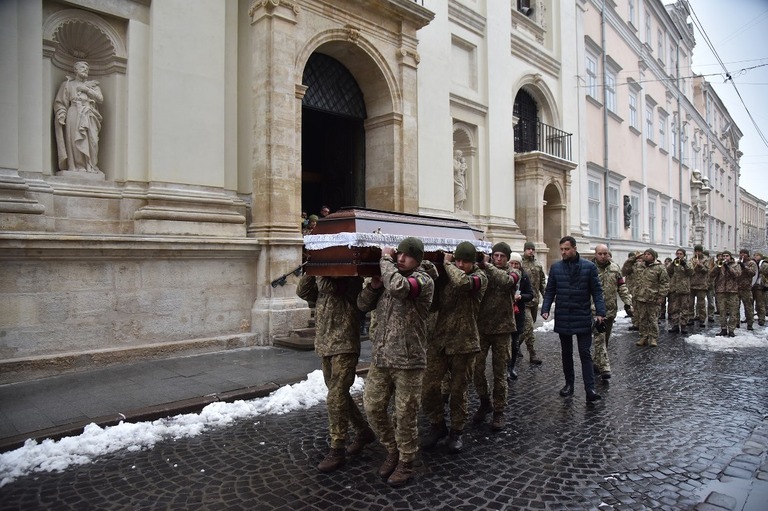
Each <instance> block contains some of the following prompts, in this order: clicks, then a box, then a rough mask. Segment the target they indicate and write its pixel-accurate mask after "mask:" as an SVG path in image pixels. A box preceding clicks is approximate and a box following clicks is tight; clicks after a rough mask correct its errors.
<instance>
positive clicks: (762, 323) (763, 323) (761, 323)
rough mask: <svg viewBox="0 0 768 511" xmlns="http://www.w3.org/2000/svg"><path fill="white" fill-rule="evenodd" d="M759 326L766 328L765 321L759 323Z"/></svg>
mask: <svg viewBox="0 0 768 511" xmlns="http://www.w3.org/2000/svg"><path fill="white" fill-rule="evenodd" d="M757 324H758V325H760V326H765V321H758V322H757Z"/></svg>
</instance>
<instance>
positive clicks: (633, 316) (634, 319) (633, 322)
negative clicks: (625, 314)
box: [630, 298, 639, 326]
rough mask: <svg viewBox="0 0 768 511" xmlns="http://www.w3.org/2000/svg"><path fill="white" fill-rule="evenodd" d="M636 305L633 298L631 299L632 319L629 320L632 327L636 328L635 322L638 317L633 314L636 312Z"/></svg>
mask: <svg viewBox="0 0 768 511" xmlns="http://www.w3.org/2000/svg"><path fill="white" fill-rule="evenodd" d="M637 304H638V302H637V300H635V299H634V298H633V299H632V317H631V318H630V319H631V320H632V326H637V320H638V318H639V316H638V315H637V312H635V311H636V310H637Z"/></svg>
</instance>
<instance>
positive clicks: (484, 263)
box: [480, 254, 491, 268]
mask: <svg viewBox="0 0 768 511" xmlns="http://www.w3.org/2000/svg"><path fill="white" fill-rule="evenodd" d="M489 262H491V256H490V255H488V254H483V259H482V261H480V267H481V268H485V267H486V266H487V265H488V263H489Z"/></svg>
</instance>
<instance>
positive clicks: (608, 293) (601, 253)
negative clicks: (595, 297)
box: [592, 244, 632, 380]
mask: <svg viewBox="0 0 768 511" xmlns="http://www.w3.org/2000/svg"><path fill="white" fill-rule="evenodd" d="M595 266H597V276H598V278H599V279H600V284H602V286H603V299H604V300H605V321H604V322H603V324H604V325H605V331H604V332H599V331H598V330H597V329H593V330H592V337H593V345H594V347H595V349H594V352H595V354H594V359H593V362H594V366H595V373H597V374H599V375H600V378H602V379H603V380H607V379H609V378H610V377H611V362H610V360H609V359H608V340H609V339H610V337H611V331H612V330H613V322H614V321H615V320H616V314H617V313H618V309H619V306H618V302H617V300H616V295H618V296H620V297H621V301H622V302H624V303H625V304H631V303H632V295H631V294H630V293H629V288H627V284H626V282H625V281H624V277H623V276H622V275H621V269H620V268H619V265H618V264H616V263H614V262H613V261H611V253H610V252H609V251H608V247H607V246H606V245H603V244H599V245H597V246H596V247H595ZM631 311H632V308H631V307H630V308H629V309H628V312H630V313H631ZM592 313H593V314H594V313H595V310H594V304H593V307H592Z"/></svg>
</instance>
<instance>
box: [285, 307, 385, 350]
mask: <svg viewBox="0 0 768 511" xmlns="http://www.w3.org/2000/svg"><path fill="white" fill-rule="evenodd" d="M311 310H312V315H311V317H310V319H309V323H308V324H307V326H306V327H304V328H296V329H294V330H293V331H291V333H289V334H288V335H279V336H276V337H275V338H274V339H273V340H272V344H273V345H275V346H280V347H282V348H289V349H292V350H299V351H312V350H314V349H315V333H316V330H315V309H314V308H312V309H311ZM369 325H370V315H367V316H366V318H365V328H364V331H363V333H362V334H361V335H360V342H365V341H367V340H368V327H369Z"/></svg>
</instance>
